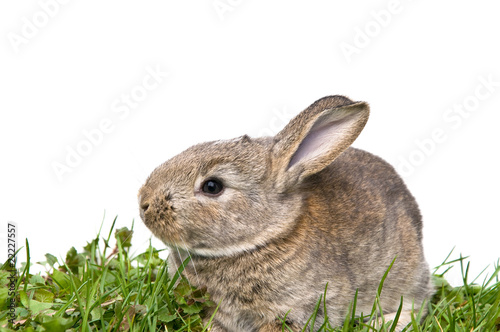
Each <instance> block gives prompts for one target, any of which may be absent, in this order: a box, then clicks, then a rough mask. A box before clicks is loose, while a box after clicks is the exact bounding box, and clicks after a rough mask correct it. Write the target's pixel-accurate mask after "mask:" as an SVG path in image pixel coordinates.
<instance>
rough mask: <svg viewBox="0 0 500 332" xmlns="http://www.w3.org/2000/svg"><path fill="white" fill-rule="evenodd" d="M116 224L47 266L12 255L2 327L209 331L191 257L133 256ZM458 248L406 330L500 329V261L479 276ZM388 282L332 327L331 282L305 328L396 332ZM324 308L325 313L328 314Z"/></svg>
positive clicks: (3, 281)
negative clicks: (457, 282) (378, 323)
mask: <svg viewBox="0 0 500 332" xmlns="http://www.w3.org/2000/svg"><path fill="white" fill-rule="evenodd" d="M115 225H116V218H115V219H114V221H113V223H112V226H111V228H110V230H109V233H108V234H107V236H103V237H101V231H102V225H101V230H99V233H98V234H97V236H96V238H95V239H92V240H91V241H90V242H88V243H87V244H86V245H85V246H84V247H83V250H82V251H80V252H79V251H77V250H76V249H75V248H74V247H73V248H71V249H70V250H69V251H68V252H67V254H66V258H65V259H64V260H63V259H58V258H57V257H55V256H53V255H51V254H46V255H45V258H46V260H45V261H43V262H37V263H35V264H38V265H42V266H43V267H45V269H46V272H45V273H43V274H32V273H31V272H30V267H31V266H32V265H33V264H34V263H32V262H31V260H30V247H29V243H28V241H26V262H25V263H23V264H22V266H21V267H20V268H19V269H18V270H14V271H13V270H11V268H10V266H9V261H7V262H6V263H5V264H3V266H2V267H1V268H0V332H4V331H54V332H59V331H61V332H62V331H200V332H203V331H207V330H209V328H208V327H209V326H210V322H211V321H212V319H213V316H212V317H211V319H210V322H209V324H208V325H207V326H204V325H203V323H202V317H203V314H204V312H205V309H207V308H210V307H214V306H215V304H214V303H213V302H212V301H210V299H209V294H208V293H207V292H206V289H196V288H194V287H192V286H191V285H190V284H189V283H188V281H187V280H186V279H184V278H183V277H182V270H183V268H184V266H185V265H186V264H187V263H188V260H189V258H188V259H187V260H186V261H185V262H184V263H183V264H182V266H181V267H180V268H179V270H177V271H176V273H174V274H173V276H172V277H170V275H169V274H168V266H167V264H166V262H165V261H164V260H162V259H161V258H160V257H159V253H160V250H157V249H155V248H153V247H152V246H151V244H150V245H149V248H148V249H147V250H146V251H145V252H144V253H141V254H139V255H136V256H135V257H131V255H130V248H131V246H132V236H133V225H132V228H131V229H128V228H126V227H124V228H120V229H115ZM113 235H114V238H113ZM112 243H113V244H112ZM451 255H452V253H451V252H450V254H449V255H448V257H446V259H445V260H444V261H443V263H442V264H441V265H440V266H438V267H437V268H436V269H435V270H434V273H433V280H434V283H435V285H436V289H437V291H436V294H435V295H434V297H433V298H432V300H431V301H430V303H428V307H429V308H428V309H429V314H428V315H427V317H425V318H424V319H422V311H420V312H415V313H414V315H413V319H412V323H411V324H410V326H408V327H407V328H406V329H405V331H410V330H412V331H421V332H426V331H439V332H444V331H449V332H455V331H456V332H459V331H464V332H465V331H466V332H471V331H488V332H489V331H500V283H499V273H500V266H499V263H498V262H497V264H496V265H495V267H494V272H493V274H492V275H490V276H483V274H484V273H481V274H480V275H479V276H477V277H476V278H474V279H472V281H471V277H470V275H469V270H470V269H469V268H470V263H469V262H466V259H467V257H462V256H460V257H459V258H457V259H450V257H451ZM391 266H392V265H391ZM454 266H458V267H459V268H460V270H461V272H462V279H463V285H462V286H460V287H452V286H451V285H450V284H449V283H448V282H447V281H446V279H445V275H446V273H447V272H448V271H449V270H450V269H451V268H452V267H454ZM389 269H390V268H389ZM483 272H484V271H483ZM387 273H389V270H387ZM13 276H14V277H13ZM386 276H387V274H386V275H384V279H385V277H386ZM480 278H482V282H480V283H478V281H479V280H480ZM383 281H384V280H382V281H381V283H380V287H379V290H378V293H377V294H375V295H376V297H375V299H374V305H373V310H372V313H371V314H370V315H369V316H363V317H357V316H356V314H355V313H356V302H357V292H356V294H355V295H354V298H353V301H352V304H351V306H350V308H349V311H348V313H347V316H346V319H345V321H344V323H343V325H342V326H340V327H332V326H331V325H330V322H329V321H328V315H327V310H326V309H327V304H326V303H325V300H324V299H326V298H327V297H326V292H327V287H325V292H324V294H323V295H321V296H320V298H319V299H318V302H317V303H316V306H315V308H314V310H313V312H312V314H311V317H310V318H309V320H308V322H307V324H306V326H305V327H304V329H303V331H313V326H314V327H316V329H317V331H325V332H350V331H387V332H392V331H394V330H395V323H396V322H397V320H398V318H399V314H396V317H395V322H385V323H384V324H383V326H382V327H381V328H379V329H377V328H375V327H374V326H375V322H374V321H375V318H376V313H377V312H380V309H381V308H380V304H379V301H378V296H379V295H380V292H381V290H382V287H383ZM327 286H328V285H327ZM12 289H14V290H13V291H12ZM377 295H378V296H377ZM401 303H403V301H402V299H401ZM320 308H322V311H323V313H324V315H322V316H321V320H320V318H319V315H318V312H319V311H320ZM400 309H401V308H400ZM399 312H400V310H399ZM216 314H217V313H215V315H216ZM287 314H288V313H287ZM278 318H279V319H280V320H281V322H282V330H283V331H292V330H291V329H290V327H288V326H287V325H286V321H287V319H286V317H278ZM370 321H371V323H370Z"/></svg>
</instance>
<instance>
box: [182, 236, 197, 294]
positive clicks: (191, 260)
mask: <svg viewBox="0 0 500 332" xmlns="http://www.w3.org/2000/svg"><path fill="white" fill-rule="evenodd" d="M181 241H182V244H183V245H184V250H185V251H186V252H187V253H188V255H189V258H191V259H190V262H191V263H192V264H193V269H194V274H195V275H196V280H197V281H198V287H201V284H200V278H199V276H198V272H196V266H195V265H194V260H193V256H191V253H190V252H189V250H188V249H187V245H186V242H184V239H183V238H182V237H181Z"/></svg>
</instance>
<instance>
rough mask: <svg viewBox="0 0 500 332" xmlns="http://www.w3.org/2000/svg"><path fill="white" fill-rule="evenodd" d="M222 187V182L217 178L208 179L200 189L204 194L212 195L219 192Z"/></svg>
mask: <svg viewBox="0 0 500 332" xmlns="http://www.w3.org/2000/svg"><path fill="white" fill-rule="evenodd" d="M222 189H224V186H223V185H222V182H221V181H220V180H217V179H209V180H207V181H205V182H204V183H203V185H202V186H201V190H203V192H204V193H205V194H209V195H214V196H215V195H218V194H220V193H221V192H222Z"/></svg>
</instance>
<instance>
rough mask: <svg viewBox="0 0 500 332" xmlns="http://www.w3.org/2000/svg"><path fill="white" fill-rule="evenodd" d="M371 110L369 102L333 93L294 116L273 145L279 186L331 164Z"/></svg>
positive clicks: (349, 141) (363, 124)
mask: <svg viewBox="0 0 500 332" xmlns="http://www.w3.org/2000/svg"><path fill="white" fill-rule="evenodd" d="M369 112H370V111H369V106H368V104H367V103H364V102H352V101H351V100H350V99H348V98H345V97H341V96H332V97H325V98H323V99H320V100H318V101H316V102H315V103H314V104H312V105H311V106H309V107H308V108H307V109H306V110H304V111H303V112H302V113H300V114H299V115H297V117H295V118H294V119H292V121H290V123H289V124H288V125H287V126H286V127H285V128H284V129H283V130H282V131H281V132H279V133H278V134H277V135H276V137H275V145H274V146H273V155H274V160H275V161H276V162H277V165H276V167H277V171H278V174H277V177H278V184H279V186H280V187H282V189H283V190H285V189H286V188H290V187H291V186H293V185H295V184H297V183H299V182H301V181H302V180H303V179H304V178H305V177H307V176H309V175H311V174H314V173H317V172H319V171H321V170H323V169H324V168H325V167H326V166H328V165H329V164H331V163H332V162H333V161H334V160H335V158H337V157H338V156H339V155H340V154H341V153H342V152H343V151H344V150H345V149H347V148H348V147H349V146H350V145H351V144H352V142H354V140H355V139H356V138H357V137H358V135H359V133H360V132H361V130H362V129H363V127H364V126H365V124H366V121H367V120H368V115H369Z"/></svg>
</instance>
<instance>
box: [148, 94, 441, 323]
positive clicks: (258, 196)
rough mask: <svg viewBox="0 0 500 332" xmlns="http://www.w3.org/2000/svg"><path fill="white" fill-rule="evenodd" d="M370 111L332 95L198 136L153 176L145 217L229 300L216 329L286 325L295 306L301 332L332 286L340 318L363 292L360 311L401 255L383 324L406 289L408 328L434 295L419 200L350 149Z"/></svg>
mask: <svg viewBox="0 0 500 332" xmlns="http://www.w3.org/2000/svg"><path fill="white" fill-rule="evenodd" d="M368 114H369V107H368V104H366V103H364V102H353V101H351V100H350V99H348V98H346V97H342V96H330V97H325V98H322V99H320V100H318V101H316V102H315V103H314V104H312V105H311V106H310V107H308V108H307V109H306V110H304V111H303V112H302V113H300V114H299V115H298V116H297V117H295V118H294V119H293V120H292V121H290V123H289V124H288V125H287V126H286V127H285V128H284V129H283V130H282V131H281V132H280V133H278V134H277V135H276V136H275V137H264V138H249V137H248V136H242V137H240V138H237V139H233V140H228V141H215V142H208V143H202V144H198V145H195V146H193V147H191V148H189V149H187V150H186V151H184V152H182V153H180V154H179V155H177V156H175V157H173V158H172V159H170V160H168V161H167V162H165V163H164V164H162V165H160V166H159V167H158V168H157V169H155V170H154V171H153V173H152V174H151V175H150V176H149V178H148V179H147V181H146V183H145V184H144V186H143V187H142V188H141V189H140V191H139V204H140V214H141V218H142V219H143V221H144V223H145V224H146V226H147V227H148V228H149V229H150V230H151V231H152V232H153V234H154V235H155V236H157V237H158V238H160V239H161V240H162V241H163V242H164V243H165V244H166V245H167V246H169V247H170V248H171V250H172V254H171V255H170V256H169V260H170V263H171V264H173V265H174V266H179V265H180V264H181V262H182V260H183V259H184V258H186V257H187V256H188V255H190V256H191V257H192V259H191V261H190V263H189V264H188V266H187V267H186V269H185V270H184V272H183V275H184V276H185V277H186V278H187V279H188V281H189V282H190V283H191V284H192V285H195V286H206V287H207V289H208V292H209V293H210V294H211V296H212V299H213V301H215V302H216V303H219V302H220V307H219V309H218V312H217V313H216V315H215V319H214V321H213V326H212V329H211V331H281V330H282V323H281V321H280V319H279V318H283V317H284V316H285V315H286V314H287V313H288V312H289V313H288V315H286V322H287V324H288V326H290V327H291V329H292V330H294V331H299V330H300V329H302V328H303V327H304V325H305V324H306V322H307V320H308V318H309V317H310V315H311V314H312V312H313V310H314V306H315V304H316V302H317V301H318V299H319V297H320V295H321V294H323V292H324V290H325V285H326V284H327V283H328V284H329V286H328V292H327V296H326V303H327V315H328V317H329V320H330V323H331V324H332V325H340V324H341V323H342V322H343V320H344V318H345V316H346V314H347V312H348V310H349V306H350V303H351V302H352V301H353V298H354V295H355V292H356V290H358V298H357V313H358V314H359V313H364V314H365V315H366V314H369V313H370V312H371V310H372V306H373V303H374V299H375V295H376V292H377V288H378V286H379V283H380V281H381V279H382V277H383V275H384V273H385V272H386V270H387V269H388V267H389V266H390V264H391V262H392V261H393V260H394V259H395V258H396V259H395V263H394V265H393V267H392V269H391V270H390V272H389V274H388V277H387V279H386V280H385V283H384V287H383V290H382V294H381V299H380V303H381V307H382V308H383V313H384V314H386V315H385V319H386V321H387V320H388V319H392V318H393V317H394V313H395V312H396V311H397V309H398V307H399V305H400V301H401V296H403V298H404V305H403V312H402V313H401V316H400V318H399V323H398V325H397V328H398V330H401V329H402V328H403V327H404V326H405V325H407V324H408V323H409V322H410V321H411V318H410V317H411V310H412V308H414V310H418V309H419V308H420V307H421V306H422V303H423V302H424V301H425V300H426V299H428V298H429V296H430V295H431V293H432V286H431V282H430V273H429V270H428V266H427V263H426V261H425V258H424V254H423V249H422V220H421V215H420V212H419V209H418V206H417V204H416V202H415V199H414V198H413V196H412V195H411V194H410V192H409V191H408V189H407V188H406V186H405V184H404V183H403V181H402V180H401V178H400V177H399V176H398V175H397V174H396V172H395V171H394V169H393V168H392V167H391V166H390V165H389V164H388V163H386V162H385V161H383V160H382V159H380V158H378V157H376V156H374V155H372V154H370V153H368V152H364V151H362V150H357V149H354V148H350V147H349V146H350V145H351V144H352V142H353V141H354V140H355V139H356V137H357V136H358V135H359V133H360V132H361V130H362V129H363V127H364V126H365V123H366V121H367V120H368ZM210 314H211V313H210V312H209V313H208V316H210ZM324 315H325V313H324V312H323V310H322V309H321V310H320V312H319V315H318V316H319V317H318V318H317V319H316V321H322V317H324ZM277 317H279V318H277Z"/></svg>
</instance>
